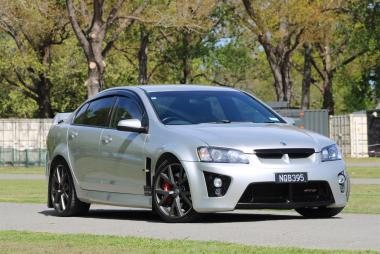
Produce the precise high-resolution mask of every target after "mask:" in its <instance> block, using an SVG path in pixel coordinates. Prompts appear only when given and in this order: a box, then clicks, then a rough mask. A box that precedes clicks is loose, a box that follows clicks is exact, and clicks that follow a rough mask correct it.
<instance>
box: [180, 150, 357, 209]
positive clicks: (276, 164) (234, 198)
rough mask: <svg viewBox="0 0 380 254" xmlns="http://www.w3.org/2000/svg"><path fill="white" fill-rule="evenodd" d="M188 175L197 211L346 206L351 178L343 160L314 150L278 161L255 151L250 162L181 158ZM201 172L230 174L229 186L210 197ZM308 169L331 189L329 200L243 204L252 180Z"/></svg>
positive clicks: (311, 177) (268, 179)
mask: <svg viewBox="0 0 380 254" xmlns="http://www.w3.org/2000/svg"><path fill="white" fill-rule="evenodd" d="M181 163H182V165H183V167H184V168H185V170H186V173H187V175H188V179H189V184H190V189H191V196H192V201H193V207H194V209H195V210H196V211H197V212H218V211H231V210H234V209H238V208H283V209H293V208H299V207H307V206H327V207H344V206H346V203H347V200H348V196H349V190H350V181H349V176H348V174H347V172H346V171H345V165H344V162H343V161H342V160H338V161H330V162H320V158H319V154H314V155H313V156H311V158H310V159H308V160H300V161H297V160H294V161H291V162H290V163H283V162H280V161H276V160H273V161H261V160H260V159H258V158H257V157H256V156H255V155H250V164H228V163H204V162H189V161H182V162H181ZM204 172H209V173H215V174H220V175H225V176H229V177H230V179H231V181H230V184H229V187H228V189H227V191H226V193H225V194H224V196H222V197H209V194H208V190H207V185H206V180H205V177H204ZM287 172H307V174H308V181H309V182H310V183H312V182H325V183H326V185H327V186H328V187H329V188H330V190H331V201H330V202H314V203H308V202H288V203H286V204H283V203H282V204H281V203H275V202H274V203H266V204H261V205H248V204H245V205H243V204H242V203H241V202H239V200H240V201H241V198H242V196H243V194H244V192H245V191H246V189H247V188H248V186H250V185H251V184H254V183H274V182H275V173H287ZM340 173H343V174H344V175H345V176H346V179H347V180H346V182H345V184H344V186H343V188H342V186H341V185H340V184H339V183H338V175H339V174H340Z"/></svg>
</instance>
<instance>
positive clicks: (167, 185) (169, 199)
mask: <svg viewBox="0 0 380 254" xmlns="http://www.w3.org/2000/svg"><path fill="white" fill-rule="evenodd" d="M161 187H162V189H163V190H164V191H171V190H172V188H173V186H172V185H171V184H170V183H168V182H164V183H163V184H162V186H161ZM172 202H173V197H172V196H168V197H166V199H165V201H164V204H165V205H170V204H171V203H172Z"/></svg>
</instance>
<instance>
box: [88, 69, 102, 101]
mask: <svg viewBox="0 0 380 254" xmlns="http://www.w3.org/2000/svg"><path fill="white" fill-rule="evenodd" d="M94 66H95V67H94ZM87 73H88V79H87V80H86V82H85V85H86V87H87V97H88V98H92V97H94V96H95V95H96V94H97V93H99V92H100V90H101V87H102V83H103V78H104V77H103V76H104V75H103V74H100V72H99V70H98V68H97V67H96V64H95V62H90V64H89V68H88V72H87Z"/></svg>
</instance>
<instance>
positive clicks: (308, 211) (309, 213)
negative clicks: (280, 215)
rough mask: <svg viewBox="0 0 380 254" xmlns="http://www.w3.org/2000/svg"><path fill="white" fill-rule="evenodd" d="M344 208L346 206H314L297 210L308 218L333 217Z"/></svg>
mask: <svg viewBox="0 0 380 254" xmlns="http://www.w3.org/2000/svg"><path fill="white" fill-rule="evenodd" d="M343 209H344V207H339V208H327V207H314V208H298V209H295V210H296V211H297V212H298V213H299V214H301V215H302V216H304V217H306V218H331V217H334V216H335V215H337V214H339V213H340V212H341V211H342V210H343Z"/></svg>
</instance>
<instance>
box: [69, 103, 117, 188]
mask: <svg viewBox="0 0 380 254" xmlns="http://www.w3.org/2000/svg"><path fill="white" fill-rule="evenodd" d="M115 100H116V98H115V97H105V98H100V99H97V100H94V101H90V102H88V103H87V104H85V105H84V106H83V107H82V108H81V109H80V110H79V111H78V113H77V114H76V116H75V118H74V120H73V122H72V124H71V126H70V128H69V131H68V150H69V159H70V165H71V167H72V169H73V171H74V175H75V177H76V179H77V180H78V182H79V185H80V186H81V188H83V189H87V190H97V189H98V188H99V187H100V185H101V183H102V180H103V176H102V175H101V172H99V167H98V161H99V142H100V137H101V134H102V131H103V129H104V128H105V127H106V126H108V125H109V120H110V116H111V109H112V107H113V104H114V103H115Z"/></svg>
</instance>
